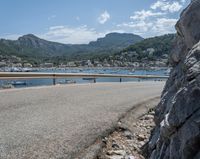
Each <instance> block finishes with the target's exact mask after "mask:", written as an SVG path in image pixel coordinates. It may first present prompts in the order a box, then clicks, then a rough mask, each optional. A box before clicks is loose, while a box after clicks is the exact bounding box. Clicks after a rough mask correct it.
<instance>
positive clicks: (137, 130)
mask: <svg viewBox="0 0 200 159" xmlns="http://www.w3.org/2000/svg"><path fill="white" fill-rule="evenodd" d="M157 102H158V100H153V101H151V102H149V103H148V105H147V103H145V104H144V105H146V106H147V107H148V108H151V109H147V110H146V112H145V113H144V114H143V115H142V116H139V117H138V118H136V116H135V115H134V114H135V109H133V110H132V112H129V113H128V115H127V116H125V118H123V119H122V120H123V121H122V123H121V121H120V122H119V123H118V126H117V128H116V130H115V131H114V132H112V133H111V134H110V135H108V136H107V137H105V138H104V139H103V141H104V143H105V145H104V146H103V148H102V150H101V152H100V153H99V154H98V157H97V159H145V156H146V154H145V153H146V151H147V149H146V148H147V146H146V145H147V143H148V141H149V137H150V134H151V131H152V130H153V128H154V127H155V123H154V120H153V119H154V111H153V109H152V108H153V107H154V106H155V103H157ZM130 123H132V124H131V126H129V125H130Z"/></svg>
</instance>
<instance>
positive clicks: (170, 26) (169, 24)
mask: <svg viewBox="0 0 200 159" xmlns="http://www.w3.org/2000/svg"><path fill="white" fill-rule="evenodd" d="M177 21H178V19H173V18H158V19H156V21H155V24H154V25H153V28H152V31H153V32H155V33H157V34H166V33H174V28H175V27H174V26H175V24H176V22H177Z"/></svg>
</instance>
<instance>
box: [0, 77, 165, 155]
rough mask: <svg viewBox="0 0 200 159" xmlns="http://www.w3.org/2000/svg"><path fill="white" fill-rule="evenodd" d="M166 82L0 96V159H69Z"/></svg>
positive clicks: (30, 90)
mask: <svg viewBox="0 0 200 159" xmlns="http://www.w3.org/2000/svg"><path fill="white" fill-rule="evenodd" d="M163 86H164V82H153V81H152V82H130V83H96V84H75V85H66V86H50V87H35V88H25V89H13V90H12V89H11V90H1V91H0V158H1V159H22V158H29V159H31V158H37V159H38V158H39V159H49V158H52V159H53V158H67V159H68V158H69V159H70V158H73V155H74V154H76V153H78V152H79V151H81V150H83V149H84V148H86V147H87V146H89V145H90V144H91V143H93V142H94V141H95V139H96V138H97V137H99V136H100V135H102V134H103V133H104V132H106V131H107V130H109V129H110V128H111V127H112V126H113V124H115V123H116V122H117V121H118V119H119V117H120V116H121V115H122V114H124V113H125V112H126V111H127V110H129V109H131V108H132V107H133V106H134V105H136V104H138V103H141V102H142V101H144V100H147V99H150V98H153V97H156V96H159V95H160V94H161V91H162V89H163Z"/></svg>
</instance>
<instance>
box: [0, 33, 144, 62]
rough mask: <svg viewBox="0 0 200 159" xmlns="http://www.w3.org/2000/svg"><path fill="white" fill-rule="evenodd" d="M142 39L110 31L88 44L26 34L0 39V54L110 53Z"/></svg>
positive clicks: (79, 55) (69, 56) (56, 55)
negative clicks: (51, 40)
mask: <svg viewBox="0 0 200 159" xmlns="http://www.w3.org/2000/svg"><path fill="white" fill-rule="evenodd" d="M141 40H143V38H142V37H140V36H138V35H134V34H121V33H110V34H108V35H106V36H105V37H104V38H100V39H97V41H94V42H91V43H89V44H82V45H72V44H60V43H56V42H50V41H47V40H43V39H40V38H38V37H36V36H35V35H32V34H28V35H24V36H22V37H20V38H19V39H18V40H15V41H12V40H5V39H1V40H0V55H17V56H21V57H31V58H38V57H40V58H51V57H59V56H60V57H63V56H64V57H68V58H74V57H76V56H78V57H79V58H80V57H81V56H82V55H85V54H98V55H100V54H110V53H112V52H116V51H119V50H121V49H124V48H126V47H128V46H129V45H130V44H133V43H136V42H138V41H141Z"/></svg>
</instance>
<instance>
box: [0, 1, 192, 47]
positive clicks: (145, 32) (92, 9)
mask: <svg viewBox="0 0 200 159" xmlns="http://www.w3.org/2000/svg"><path fill="white" fill-rule="evenodd" d="M189 1H190V0H15V1H14V0H0V19H1V25H0V38H6V39H17V38H18V37H19V36H22V35H24V34H29V33H32V34H35V35H37V36H39V37H41V38H44V39H47V40H51V41H57V42H62V43H74V44H75V43H79V44H80V43H88V42H89V41H92V40H96V39H97V38H98V37H103V36H105V34H107V33H109V32H127V33H135V34H138V35H141V36H143V37H152V36H157V35H162V34H165V33H172V32H175V29H174V24H175V23H176V21H177V19H178V18H179V15H180V12H181V11H182V10H183V9H184V8H185V7H186V6H187V5H188V3H189Z"/></svg>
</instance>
